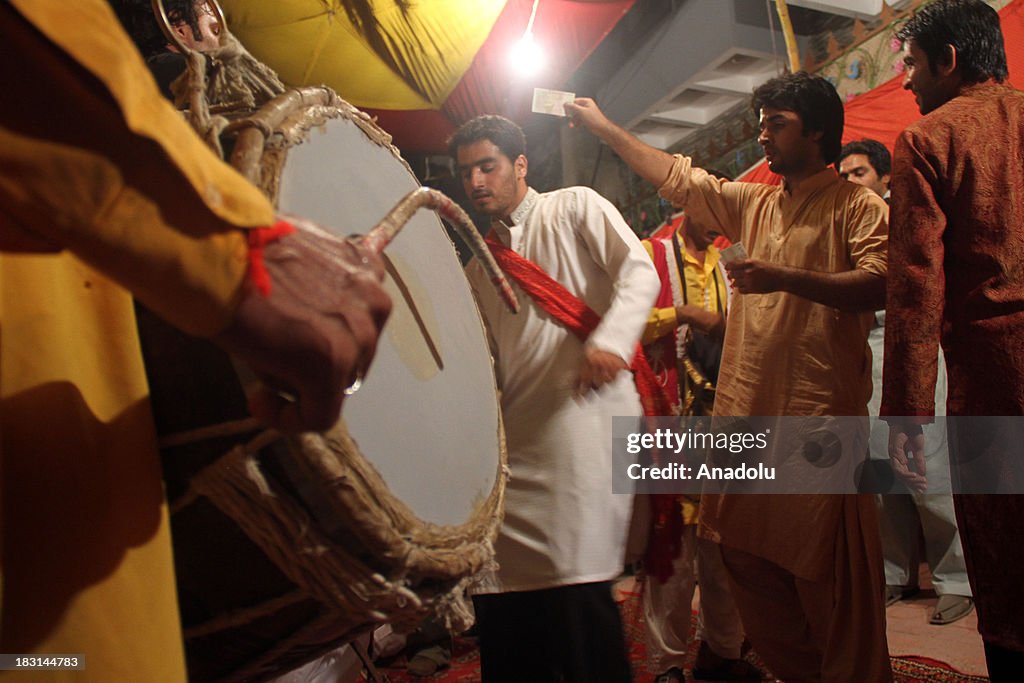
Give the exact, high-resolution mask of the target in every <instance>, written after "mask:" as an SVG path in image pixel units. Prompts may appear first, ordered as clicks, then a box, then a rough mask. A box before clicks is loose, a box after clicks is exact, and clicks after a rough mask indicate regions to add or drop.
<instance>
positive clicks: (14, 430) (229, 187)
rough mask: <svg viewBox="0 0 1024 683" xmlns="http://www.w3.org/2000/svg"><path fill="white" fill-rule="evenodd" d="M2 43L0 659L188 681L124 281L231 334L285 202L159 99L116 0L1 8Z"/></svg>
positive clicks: (22, 677)
mask: <svg viewBox="0 0 1024 683" xmlns="http://www.w3.org/2000/svg"><path fill="white" fill-rule="evenodd" d="M51 41H52V42H51ZM0 46H2V47H0V74H2V81H3V83H4V88H5V93H4V97H5V102H9V103H17V106H5V107H3V108H0V250H2V252H3V253H2V254H0V335H2V336H0V499H2V508H0V541H2V553H3V556H2V572H0V576H2V580H3V601H2V633H0V651H2V652H9V653H14V652H22V653H29V652H32V653H50V654H57V653H61V654H70V653H81V654H84V655H85V658H86V670H85V671H69V672H60V673H58V672H43V671H39V672H34V673H32V672H18V673H15V674H10V675H11V677H12V679H13V680H16V681H19V682H20V681H29V680H45V681H60V680H75V681H97V682H100V681H102V682H104V683H105V682H107V681H128V680H134V681H181V680H184V678H185V673H184V659H183V655H182V644H181V633H180V624H179V620H178V614H177V601H176V595H175V587H174V576H173V565H172V562H171V547H170V538H169V529H168V523H167V508H166V504H165V502H164V497H163V490H162V486H161V480H160V465H159V461H158V458H157V454H156V449H155V437H154V434H153V425H152V419H151V416H150V413H149V402H148V388H147V386H146V381H145V375H144V373H143V368H142V362H141V356H140V352H139V348H138V340H137V337H136V332H135V325H134V315H133V310H132V303H131V297H130V294H129V293H128V291H127V290H131V291H132V292H133V293H135V294H136V295H137V296H139V298H141V299H142V300H143V301H145V303H147V304H148V305H149V306H150V307H151V308H153V309H154V310H157V311H159V312H160V313H161V314H163V315H164V316H166V317H168V318H169V319H170V320H171V321H172V322H174V323H175V324H177V325H179V326H182V327H184V328H185V329H188V330H191V331H193V332H195V333H202V334H212V333H214V332H216V331H218V330H220V329H221V328H222V327H223V325H224V324H225V322H226V321H227V319H228V316H229V314H230V312H231V309H232V305H233V301H234V300H235V298H236V296H237V293H238V291H239V287H240V284H241V281H242V278H243V277H244V273H245V268H246V262H245V244H244V239H243V237H242V235H241V234H240V233H239V232H238V231H237V230H233V229H232V228H233V227H235V226H239V227H244V226H258V225H264V224H267V223H269V222H270V221H271V220H272V219H273V210H272V208H271V207H270V205H269V203H268V202H267V201H266V200H265V199H264V198H263V197H262V196H261V195H260V194H259V192H258V191H257V190H255V188H252V187H251V186H249V185H248V184H247V183H246V182H245V181H244V180H243V179H242V178H241V177H240V176H239V175H237V174H236V173H234V172H232V171H231V170H230V169H229V168H227V167H226V166H225V165H224V164H222V163H221V162H220V161H219V160H217V159H216V158H214V157H213V155H212V154H211V153H209V152H208V151H207V150H206V149H205V147H203V145H202V143H201V142H200V141H199V140H198V138H196V137H195V136H194V135H193V134H192V133H191V131H190V129H188V127H187V126H186V125H185V124H184V122H183V121H182V120H181V118H180V116H179V115H178V114H177V113H175V112H174V111H173V109H172V108H171V107H170V106H169V105H168V104H167V103H166V102H164V101H163V99H162V98H161V97H160V95H159V93H158V92H157V90H156V87H155V85H154V84H153V82H152V78H151V77H150V75H149V73H148V71H147V69H146V67H145V65H144V64H143V63H142V62H141V60H140V59H139V58H138V57H137V53H136V52H135V50H134V47H133V46H132V43H131V40H130V39H129V38H128V36H127V35H125V34H124V33H123V32H122V31H121V29H120V26H119V24H118V23H117V20H116V18H115V17H114V15H113V13H112V12H111V10H110V8H109V6H108V5H107V4H106V3H105V2H103V1H102V0H76V1H75V2H72V3H67V2H58V1H56V0H14V1H13V2H11V3H2V4H0ZM16 252H21V253H16ZM46 252H49V253H46ZM101 270H102V271H103V272H104V273H105V274H106V275H101V274H100V272H99V271H101ZM115 280H116V282H115ZM126 288H127V289H126ZM0 677H2V676H0Z"/></svg>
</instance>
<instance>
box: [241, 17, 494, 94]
mask: <svg viewBox="0 0 1024 683" xmlns="http://www.w3.org/2000/svg"><path fill="white" fill-rule="evenodd" d="M505 2H506V0H221V4H222V6H223V7H224V12H225V14H226V17H227V21H228V27H229V28H230V30H231V32H232V33H234V34H235V35H236V36H238V38H239V40H241V41H242V43H243V44H244V45H245V46H246V48H248V49H249V51H250V52H252V53H253V55H255V56H256V57H257V58H258V59H260V60H261V61H263V62H265V63H267V64H268V65H269V66H270V67H271V68H273V69H275V70H276V71H277V72H278V74H279V75H280V76H281V79H282V80H283V81H284V82H285V83H287V84H289V85H295V86H298V85H319V84H326V85H328V86H330V87H332V88H334V89H335V90H336V91H337V92H338V94H340V95H341V96H342V97H344V98H345V99H346V100H348V101H349V102H351V103H352V104H354V105H356V106H357V107H363V108H370V109H391V110H416V109H439V108H440V106H441V105H442V104H443V103H444V101H445V100H446V99H447V98H448V95H449V94H450V93H451V92H452V89H454V88H455V86H456V85H458V83H459V81H460V80H461V79H462V76H463V74H464V73H465V72H466V70H467V69H468V68H469V67H470V65H471V64H472V63H473V57H474V55H476V53H477V51H478V50H479V49H480V46H481V45H483V43H484V41H485V40H486V39H487V36H488V34H489V33H490V31H491V29H492V28H493V27H494V23H495V21H497V19H498V16H499V15H500V14H501V10H502V8H503V7H504V6H505Z"/></svg>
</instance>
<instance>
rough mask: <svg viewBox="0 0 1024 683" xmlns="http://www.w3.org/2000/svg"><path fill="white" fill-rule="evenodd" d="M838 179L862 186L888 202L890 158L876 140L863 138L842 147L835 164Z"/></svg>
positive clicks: (890, 172)
mask: <svg viewBox="0 0 1024 683" xmlns="http://www.w3.org/2000/svg"><path fill="white" fill-rule="evenodd" d="M836 170H837V171H839V177H840V178H842V179H844V180H849V181H850V182H851V183H856V184H858V185H863V186H864V187H866V188H868V189H869V190H871V191H873V192H874V193H875V194H877V195H878V196H879V197H882V198H883V199H886V200H888V198H889V180H890V178H891V177H892V175H891V174H892V156H891V155H890V154H889V150H888V149H886V148H885V145H883V144H882V143H881V142H879V141H878V140H871V139H870V138H865V139H864V140H857V141H856V142H848V143H847V144H845V145H843V149H842V151H841V152H840V153H839V161H837V162H836Z"/></svg>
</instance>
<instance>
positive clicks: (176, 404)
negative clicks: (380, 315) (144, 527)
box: [140, 88, 506, 681]
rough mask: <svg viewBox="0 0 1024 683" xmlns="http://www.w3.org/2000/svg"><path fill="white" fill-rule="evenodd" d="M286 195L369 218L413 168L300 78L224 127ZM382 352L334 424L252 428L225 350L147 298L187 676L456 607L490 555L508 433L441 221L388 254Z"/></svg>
mask: <svg viewBox="0 0 1024 683" xmlns="http://www.w3.org/2000/svg"><path fill="white" fill-rule="evenodd" d="M224 143H225V147H226V148H229V149H230V150H231V161H232V163H233V164H234V165H235V166H236V167H238V168H239V169H240V170H241V171H242V172H243V173H245V174H246V175H248V176H249V177H250V178H251V179H252V180H253V181H254V182H256V183H257V184H258V185H259V186H260V187H262V188H263V189H264V190H265V191H266V192H267V193H268V194H269V195H270V196H271V197H272V198H274V199H275V200H276V201H277V203H278V206H279V208H280V209H281V210H282V211H285V212H288V213H293V214H297V215H301V216H304V217H308V218H311V219H314V220H316V221H318V222H319V223H321V224H322V225H324V226H335V227H336V228H337V229H338V233H339V234H340V235H346V234H348V233H359V232H365V231H366V230H368V229H369V228H370V227H371V226H373V225H374V224H375V223H377V222H378V221H379V220H380V219H381V217H382V216H383V215H384V214H385V213H387V211H388V210H389V209H390V208H391V207H392V206H393V205H394V204H395V203H396V202H397V201H398V200H399V199H401V198H402V197H403V196H404V195H406V194H407V193H408V192H409V191H410V190H413V189H415V188H416V186H417V183H416V180H415V178H414V176H413V174H412V172H411V171H410V169H409V168H408V166H407V165H406V164H405V162H404V161H403V160H402V159H401V157H400V156H399V154H398V153H397V151H396V150H395V149H394V148H393V147H392V146H391V145H390V142H389V138H388V136H387V135H386V134H385V133H383V132H382V131H381V130H380V129H378V128H377V127H376V126H375V125H374V124H373V123H372V122H371V121H370V120H368V119H367V118H366V116H365V115H364V114H362V113H361V112H359V111H358V110H356V109H354V108H353V107H351V106H349V105H347V104H346V103H345V102H343V101H341V100H340V99H339V98H338V97H337V96H336V95H335V94H334V93H333V92H331V91H330V90H328V89H322V88H311V89H304V90H293V91H289V92H287V93H285V94H284V95H282V96H280V97H278V98H277V99H275V100H273V101H272V102H270V103H269V104H267V105H265V106H264V107H263V108H262V109H261V110H260V111H259V112H257V113H256V114H255V115H253V116H251V117H247V118H245V119H241V120H237V121H234V122H233V123H232V124H231V125H230V126H229V128H228V133H227V135H226V136H225V137H224ZM385 260H386V261H387V263H388V277H387V283H386V286H387V289H388V291H389V293H390V295H391V297H392V299H393V301H394V309H393V312H392V314H391V318H390V319H389V320H388V322H387V325H386V327H385V329H384V332H383V334H382V336H381V340H380V343H379V346H378V349H377V355H376V359H375V361H374V363H373V365H372V367H371V368H370V371H369V374H368V375H367V377H366V378H365V381H364V383H363V385H362V387H361V389H360V390H359V391H358V393H356V394H354V395H352V396H350V397H349V398H348V400H347V401H346V403H345V409H344V416H343V421H342V422H341V423H340V424H339V426H338V427H337V428H336V429H335V430H334V431H332V432H331V433H328V434H322V435H321V434H310V435H304V436H302V437H300V438H296V439H291V440H284V439H283V438H281V437H279V436H278V435H276V434H273V433H268V432H263V431H261V430H259V429H256V428H254V425H253V424H252V422H251V420H249V419H248V415H247V412H246V408H245V400H244V396H243V393H242V389H241V383H240V382H239V379H238V374H237V373H236V371H235V369H234V368H233V367H232V365H231V364H230V362H229V360H228V359H227V358H226V357H225V356H224V355H223V354H222V353H220V352H219V351H217V350H216V349H215V348H213V347H211V346H209V345H207V344H203V343H200V342H196V341H194V340H188V339H186V338H184V337H182V336H181V335H177V334H174V333H173V332H172V331H170V330H169V329H167V328H166V327H165V326H163V325H162V324H161V323H160V322H159V321H156V320H154V319H153V318H152V316H149V315H147V314H145V313H144V312H141V313H140V329H141V331H142V334H143V340H144V341H143V343H144V347H145V354H146V357H147V367H148V368H149V373H150V379H151V384H152V391H153V396H154V412H155V414H156V416H157V421H158V429H159V432H160V434H161V438H162V443H163V444H164V448H163V460H164V469H165V475H166V478H167V486H168V495H169V497H170V500H171V507H172V518H171V523H172V531H173V538H174V551H175V561H176V571H177V580H178V590H179V596H180V602H181V609H182V619H183V625H184V632H185V639H186V641H185V643H186V655H187V659H188V667H189V674H190V678H191V679H192V680H194V681H204V680H237V681H242V680H244V681H252V680H260V679H264V678H269V677H272V676H274V675H277V674H280V673H283V672H286V671H289V670H291V669H293V668H295V667H296V666H298V665H300V664H302V663H304V662H306V661H308V660H310V659H312V658H314V657H316V656H318V655H319V654H321V653H323V652H325V651H327V650H329V649H332V648H334V647H337V645H338V644H340V643H343V642H346V641H347V640H350V639H351V638H352V637H354V636H355V635H356V634H358V633H360V632H362V631H365V630H366V629H368V628H369V627H371V626H373V625H374V624H376V623H380V622H381V621H385V620H390V621H404V622H406V623H408V624H414V623H415V622H416V621H418V620H419V619H421V618H424V617H426V616H429V615H431V614H439V615H441V616H443V617H444V618H447V619H449V620H450V621H455V622H458V621H459V619H460V618H462V617H464V616H465V614H464V610H465V605H464V603H463V602H462V600H463V591H464V590H465V588H466V586H467V584H468V582H469V581H471V579H472V577H473V576H474V575H475V574H476V573H478V572H479V571H481V570H482V569H485V568H488V567H489V566H491V563H492V562H493V549H492V546H491V544H492V541H493V539H494V537H495V535H496V533H497V529H498V525H499V524H500V517H501V511H502V502H503V495H504V482H505V472H506V469H505V449H504V443H503V432H502V428H501V420H500V412H499V407H498V399H497V392H496V389H495V383H494V375H493V368H492V362H491V358H490V355H489V353H488V344H487V340H486V336H485V332H484V328H483V325H482V322H481V319H480V316H479V313H478V311H477V308H476V306H475V303H474V301H473V297H472V294H471V291H470V289H469V286H468V284H467V282H466V280H465V278H464V276H463V273H462V268H461V266H460V263H459V260H458V258H457V256H456V254H455V252H454V250H453V248H452V244H451V242H450V241H449V239H448V237H447V235H446V233H445V231H444V229H443V227H442V225H441V224H440V222H439V220H438V219H437V217H436V216H435V215H434V214H433V213H430V212H422V211H421V212H419V213H418V214H416V215H415V216H414V217H413V219H412V221H411V222H410V224H409V225H408V226H407V227H406V228H405V229H404V231H403V232H402V234H401V235H400V236H399V237H398V239H397V240H395V241H394V242H393V243H392V244H391V245H390V246H389V247H388V249H387V251H386V252H385Z"/></svg>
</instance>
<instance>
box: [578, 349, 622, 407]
mask: <svg viewBox="0 0 1024 683" xmlns="http://www.w3.org/2000/svg"><path fill="white" fill-rule="evenodd" d="M627 367H628V366H627V365H626V361H624V360H622V358H620V357H619V356H618V355H617V354H614V353H611V352H610V351H602V350H601V349H594V348H588V349H586V350H585V351H584V352H583V362H582V363H581V364H580V374H579V377H578V378H577V379H576V384H575V387H574V393H575V395H576V397H577V398H581V397H583V396H585V395H586V394H587V392H589V391H597V390H598V389H600V388H601V387H602V386H604V385H605V384H608V383H609V382H611V381H612V380H614V379H615V377H616V375H618V374H619V373H620V372H621V371H623V370H625V369H626V368H627Z"/></svg>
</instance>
